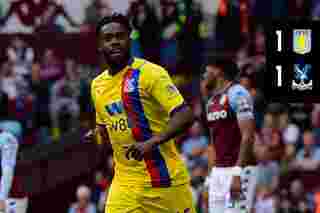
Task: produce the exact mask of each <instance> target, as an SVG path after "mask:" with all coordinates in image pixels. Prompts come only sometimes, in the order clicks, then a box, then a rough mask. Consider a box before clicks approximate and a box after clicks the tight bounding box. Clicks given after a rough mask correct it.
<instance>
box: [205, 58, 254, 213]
mask: <svg viewBox="0 0 320 213" xmlns="http://www.w3.org/2000/svg"><path fill="white" fill-rule="evenodd" d="M238 75H239V70H238V67H237V65H236V64H235V63H234V62H233V61H232V60H229V59H228V58H227V57H225V56H214V57H212V58H210V59H209V63H208V64H207V66H206V73H205V79H204V80H203V82H202V87H201V89H202V94H203V95H205V96H206V97H205V100H207V103H206V122H207V124H208V125H207V126H208V128H209V132H210V145H209V148H208V155H209V156H208V160H209V168H210V169H211V171H210V173H209V176H208V178H207V181H206V183H207V185H208V190H209V212H210V213H213V212H214V213H223V212H229V211H232V212H250V211H251V208H252V204H253V198H254V192H255V185H256V172H257V168H256V160H255V158H254V154H253V144H254V133H255V121H254V114H253V101H252V98H251V96H250V94H249V92H248V91H247V90H246V89H245V88H244V87H242V86H241V85H240V84H238V83H237V82H236V80H235V79H236V78H237V77H238Z"/></svg>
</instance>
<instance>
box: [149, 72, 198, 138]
mask: <svg viewBox="0 0 320 213" xmlns="http://www.w3.org/2000/svg"><path fill="white" fill-rule="evenodd" d="M152 81H153V83H152V85H151V95H152V96H153V97H154V98H155V99H156V100H157V101H158V103H159V104H160V105H161V107H162V108H163V109H164V110H165V111H166V112H167V113H168V114H170V119H169V122H168V124H167V128H166V130H165V131H164V132H162V133H160V134H159V135H157V136H156V137H158V143H159V144H162V143H165V142H167V141H169V140H170V139H172V138H174V137H176V136H177V135H179V134H182V133H183V132H184V131H185V130H186V129H187V128H188V127H190V126H191V124H192V123H193V121H194V115H193V112H192V109H191V107H190V106H188V105H187V104H186V102H185V101H184V99H183V97H182V95H181V94H180V92H179V90H178V89H177V88H176V86H175V85H174V83H173V81H172V80H171V78H170V76H169V74H168V73H167V71H166V70H159V71H158V72H157V73H156V74H155V75H154V76H153V79H152Z"/></svg>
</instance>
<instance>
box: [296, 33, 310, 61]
mask: <svg viewBox="0 0 320 213" xmlns="http://www.w3.org/2000/svg"><path fill="white" fill-rule="evenodd" d="M310 51H311V30H305V29H303V30H302V29H299V30H293V52H295V53H297V54H300V55H304V54H307V53H309V52H310Z"/></svg>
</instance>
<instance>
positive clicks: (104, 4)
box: [84, 0, 111, 27]
mask: <svg viewBox="0 0 320 213" xmlns="http://www.w3.org/2000/svg"><path fill="white" fill-rule="evenodd" d="M110 14H111V8H110V5H109V3H108V1H106V0H93V1H92V2H91V3H90V4H89V5H88V7H87V8H86V9H85V20H84V24H86V25H89V26H92V27H93V26H95V25H96V24H97V23H98V21H99V20H100V19H101V18H102V17H104V16H107V15H110Z"/></svg>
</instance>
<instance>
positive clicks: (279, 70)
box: [276, 65, 282, 87]
mask: <svg viewBox="0 0 320 213" xmlns="http://www.w3.org/2000/svg"><path fill="white" fill-rule="evenodd" d="M276 70H277V87H282V66H281V65H277V66H276Z"/></svg>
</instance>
